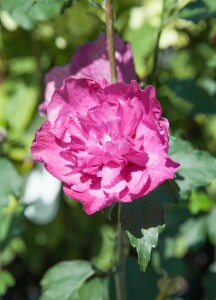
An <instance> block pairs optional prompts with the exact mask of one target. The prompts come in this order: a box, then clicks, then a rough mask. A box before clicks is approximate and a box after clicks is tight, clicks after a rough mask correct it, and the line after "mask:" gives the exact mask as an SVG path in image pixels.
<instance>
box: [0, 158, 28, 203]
mask: <svg viewBox="0 0 216 300" xmlns="http://www.w3.org/2000/svg"><path fill="white" fill-rule="evenodd" d="M22 184H23V180H22V177H21V176H20V175H19V174H18V172H17V171H16V169H15V167H14V166H13V164H12V163H11V162H10V161H9V160H7V159H5V158H0V204H1V206H0V208H2V207H3V206H5V205H7V203H8V200H9V198H8V196H9V195H14V196H16V197H19V196H20V194H21V190H22Z"/></svg>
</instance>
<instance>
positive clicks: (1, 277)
mask: <svg viewBox="0 0 216 300" xmlns="http://www.w3.org/2000/svg"><path fill="white" fill-rule="evenodd" d="M14 285H15V278H14V277H13V275H12V274H11V273H10V272H8V271H3V270H0V296H3V295H4V294H5V293H6V291H7V289H8V288H9V287H12V286H14Z"/></svg>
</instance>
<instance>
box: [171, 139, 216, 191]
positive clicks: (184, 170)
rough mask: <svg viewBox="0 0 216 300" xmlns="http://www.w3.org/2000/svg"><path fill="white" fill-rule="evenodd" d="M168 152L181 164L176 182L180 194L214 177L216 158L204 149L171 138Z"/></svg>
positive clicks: (203, 184) (206, 182) (204, 183)
mask: <svg viewBox="0 0 216 300" xmlns="http://www.w3.org/2000/svg"><path fill="white" fill-rule="evenodd" d="M169 154H170V156H171V157H172V159H173V160H175V161H177V162H179V163H180V165H181V166H180V169H178V171H177V178H176V182H177V184H178V185H179V187H180V190H181V195H182V196H186V194H187V192H189V191H190V190H191V189H193V188H197V187H200V186H206V185H208V184H209V183H210V182H211V181H212V180H213V179H214V178H216V159H215V158H214V157H213V156H212V155H211V154H209V153H208V152H206V151H202V150H196V149H194V148H193V147H192V145H191V144H190V143H189V142H187V141H184V140H182V139H179V138H171V139H170V150H169Z"/></svg>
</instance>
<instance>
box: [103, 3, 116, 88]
mask: <svg viewBox="0 0 216 300" xmlns="http://www.w3.org/2000/svg"><path fill="white" fill-rule="evenodd" d="M112 2H113V1H112V0H106V4H105V19H106V33H107V46H108V56H109V62H110V73H111V81H112V82H116V81H117V73H116V62H115V44H114V34H113V3H112Z"/></svg>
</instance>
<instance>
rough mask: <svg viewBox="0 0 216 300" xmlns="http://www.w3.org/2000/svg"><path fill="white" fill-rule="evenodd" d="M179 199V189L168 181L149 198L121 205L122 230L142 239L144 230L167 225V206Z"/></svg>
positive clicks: (150, 194)
mask: <svg viewBox="0 0 216 300" xmlns="http://www.w3.org/2000/svg"><path fill="white" fill-rule="evenodd" d="M177 198H178V189H177V187H176V185H175V184H174V182H173V181H171V180H168V181H166V182H164V183H163V184H161V185H160V186H158V187H157V188H156V189H155V190H154V191H152V192H151V193H149V194H148V195H147V196H144V197H141V198H139V199H136V200H133V202H131V203H121V216H120V222H121V224H122V228H123V229H125V230H127V231H129V232H130V233H131V234H132V235H133V236H135V237H137V238H140V237H141V236H142V234H143V233H142V229H148V228H151V227H156V226H158V225H162V224H164V223H165V214H166V212H165V208H166V204H168V203H171V204H175V203H176V202H177Z"/></svg>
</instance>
